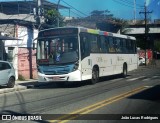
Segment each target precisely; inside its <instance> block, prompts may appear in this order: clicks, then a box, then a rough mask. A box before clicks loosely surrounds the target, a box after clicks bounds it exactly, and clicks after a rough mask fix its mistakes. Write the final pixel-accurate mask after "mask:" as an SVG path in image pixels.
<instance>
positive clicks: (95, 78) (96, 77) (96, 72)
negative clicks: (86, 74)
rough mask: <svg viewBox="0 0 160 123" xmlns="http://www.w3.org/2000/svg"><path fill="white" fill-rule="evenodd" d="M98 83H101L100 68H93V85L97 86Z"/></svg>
mask: <svg viewBox="0 0 160 123" xmlns="http://www.w3.org/2000/svg"><path fill="white" fill-rule="evenodd" d="M98 81H99V70H98V68H96V67H93V70H92V79H91V84H96V83H97V82H98Z"/></svg>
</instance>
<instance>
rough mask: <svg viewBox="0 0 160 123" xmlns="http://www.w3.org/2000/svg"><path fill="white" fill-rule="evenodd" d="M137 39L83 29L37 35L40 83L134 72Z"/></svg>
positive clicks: (80, 79)
mask: <svg viewBox="0 0 160 123" xmlns="http://www.w3.org/2000/svg"><path fill="white" fill-rule="evenodd" d="M137 61H138V59H137V52H136V39H135V38H134V37H131V36H126V35H121V34H115V33H110V32H105V31H99V30H94V29H88V28H83V27H61V28H53V29H46V30H43V31H40V32H39V34H38V38H37V69H38V80H39V82H47V81H52V82H74V81H75V82H76V81H83V80H91V83H92V84H95V83H96V82H98V80H99V77H102V76H109V75H115V74H122V75H123V76H124V77H126V76H127V72H128V71H131V70H134V69H137V66H138V64H137Z"/></svg>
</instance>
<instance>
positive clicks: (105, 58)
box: [100, 54, 116, 76]
mask: <svg viewBox="0 0 160 123" xmlns="http://www.w3.org/2000/svg"><path fill="white" fill-rule="evenodd" d="M101 57H102V63H101V65H100V67H101V70H100V76H107V75H113V74H114V69H115V65H116V59H115V55H113V54H101Z"/></svg>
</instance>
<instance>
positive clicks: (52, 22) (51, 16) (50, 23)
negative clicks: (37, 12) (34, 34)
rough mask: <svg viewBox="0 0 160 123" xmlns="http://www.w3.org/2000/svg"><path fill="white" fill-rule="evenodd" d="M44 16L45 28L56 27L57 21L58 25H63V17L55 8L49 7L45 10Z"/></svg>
mask: <svg viewBox="0 0 160 123" xmlns="http://www.w3.org/2000/svg"><path fill="white" fill-rule="evenodd" d="M44 18H45V27H46V28H50V27H57V26H58V23H59V26H63V25H64V23H63V20H64V19H63V17H62V16H61V14H60V13H59V12H58V11H57V10H56V9H50V10H47V11H45V14H44ZM58 21H59V22H58Z"/></svg>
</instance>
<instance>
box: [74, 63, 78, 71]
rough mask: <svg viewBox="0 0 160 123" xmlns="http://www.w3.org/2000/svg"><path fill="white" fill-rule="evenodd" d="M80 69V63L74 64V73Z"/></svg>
mask: <svg viewBox="0 0 160 123" xmlns="http://www.w3.org/2000/svg"><path fill="white" fill-rule="evenodd" d="M78 67H79V63H78V62H76V63H75V64H74V66H73V71H75V70H77V69H78Z"/></svg>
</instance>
